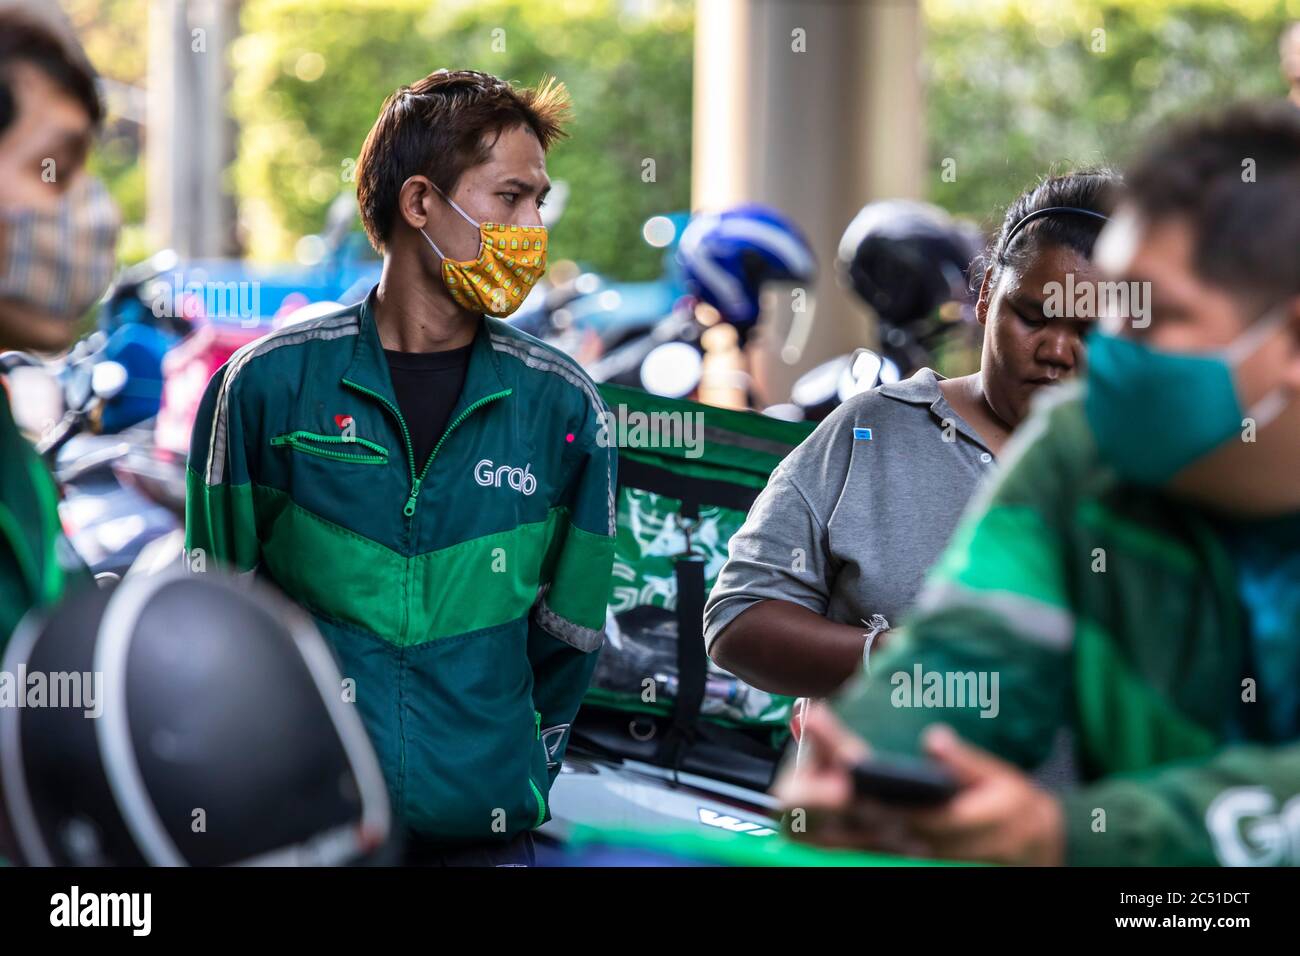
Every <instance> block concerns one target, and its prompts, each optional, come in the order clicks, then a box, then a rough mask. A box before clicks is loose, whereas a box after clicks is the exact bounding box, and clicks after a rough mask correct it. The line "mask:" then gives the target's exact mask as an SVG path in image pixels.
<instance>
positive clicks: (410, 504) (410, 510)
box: [402, 388, 513, 518]
mask: <svg viewBox="0 0 1300 956" xmlns="http://www.w3.org/2000/svg"><path fill="white" fill-rule="evenodd" d="M512 391H513V389H509V388H505V389H502V390H501V391H499V392H493V393H492V394H491V395H484V396H483V397H482V398H480V399H478V400H477V401H475V402H472V403H471V404H469V405H467V406H466V407H465V410H464V411H463V412H461V413H460V414H459V415H457V416H456V419H455V421H453V422H452V423H451V424H450V425H448V426H447V430H446V431H444V432H443V433H442V437H441V438H439V439H438V444H436V445H434V446H433V451H431V452H430V453H429V460H428V461H426V462H425V463H424V471H422V472H420V477H419V478H417V479H416V481H415V484H414V485H412V486H411V497H409V498H407V499H406V507H405V508H403V509H402V514H404V515H406V517H408V518H409V517H411V515H413V514H415V499H416V498H418V497H420V490H421V489H422V488H423V487H424V476H425V475H427V474H428V473H429V469H430V468H432V467H433V460H434V459H435V458H437V457H438V450H439V449H440V448H442V443H443V442H445V441H446V440H447V436H448V435H450V434H451V433H452V432H453V431H454V430H455V428H456V426H457V425H459V424H460V423H461V422H463V421H464V420H465V419H467V418H469V416H470V413H472V412H473V411H474V410H475V409H476V408H482V407H483V406H484V405H486V404H487V403H488V402H495V401H496V400H497V399H498V398H505V397H506V396H507V395H509V394H510V393H511V392H512ZM411 470H412V471H414V470H415V462H414V461H412V462H411Z"/></svg>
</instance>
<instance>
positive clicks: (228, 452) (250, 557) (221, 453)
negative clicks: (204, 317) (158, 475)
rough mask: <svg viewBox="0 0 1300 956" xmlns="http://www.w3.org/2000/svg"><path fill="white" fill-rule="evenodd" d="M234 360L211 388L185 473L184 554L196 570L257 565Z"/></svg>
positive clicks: (196, 426)
mask: <svg viewBox="0 0 1300 956" xmlns="http://www.w3.org/2000/svg"><path fill="white" fill-rule="evenodd" d="M233 364H234V360H232V361H231V362H227V363H226V364H225V365H224V366H222V367H221V368H220V369H219V370H218V371H217V373H216V374H215V375H213V376H212V380H211V381H209V382H208V387H207V390H206V391H205V392H204V393H203V401H202V403H201V404H200V405H199V413H198V416H197V418H196V419H195V421H194V430H193V432H192V436H191V439H190V457H189V464H188V466H187V468H186V472H185V551H186V556H187V563H188V564H189V565H190V566H191V567H193V568H196V569H200V568H203V567H206V566H207V564H208V563H213V564H215V565H220V566H223V567H226V568H229V569H232V570H235V571H249V570H251V569H252V568H253V567H254V566H255V565H256V564H257V562H258V540H257V528H256V523H255V521H254V517H253V484H252V480H251V477H250V475H249V461H248V457H247V455H246V452H245V437H246V436H245V428H246V426H247V421H246V416H245V414H244V413H243V411H242V410H241V408H240V404H239V396H238V395H237V394H236V391H237V390H236V389H235V387H234V386H235V382H234V381H233V380H231V367H232V365H233Z"/></svg>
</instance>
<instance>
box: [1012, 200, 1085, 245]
mask: <svg viewBox="0 0 1300 956" xmlns="http://www.w3.org/2000/svg"><path fill="white" fill-rule="evenodd" d="M1056 213H1066V214H1072V215H1075V216H1088V217H1090V218H1092V219H1100V220H1101V221H1102V222H1110V217H1109V216H1103V215H1102V214H1101V213H1099V212H1097V211H1096V210H1093V209H1081V208H1079V207H1078V206H1048V207H1047V208H1046V209H1035V210H1034V211H1033V212H1031V213H1030V214H1029V215H1027V216H1025V218H1024V219H1021V220H1020V221H1019V222H1018V223H1016V224H1015V225H1014V226H1012V227H1011V232H1009V233H1007V241H1006V242H1004V243H1003V244H1002V250H1003V251H1004V252H1005V251H1006V250H1007V249H1010V248H1011V241H1012V240H1013V239H1015V238H1016V233H1018V232H1019V231H1020V230H1021V229H1023V228H1024V227H1025V226H1027V225H1029V224H1030V223H1031V222H1033V221H1034V220H1035V219H1042V218H1043V217H1044V216H1052V215H1055V214H1056Z"/></svg>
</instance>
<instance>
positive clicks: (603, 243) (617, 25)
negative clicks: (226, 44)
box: [231, 0, 693, 278]
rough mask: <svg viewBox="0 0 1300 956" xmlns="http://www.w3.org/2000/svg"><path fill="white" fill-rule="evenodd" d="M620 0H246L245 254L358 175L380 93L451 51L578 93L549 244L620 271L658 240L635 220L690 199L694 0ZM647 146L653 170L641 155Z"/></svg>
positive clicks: (292, 229) (241, 188)
mask: <svg viewBox="0 0 1300 956" xmlns="http://www.w3.org/2000/svg"><path fill="white" fill-rule="evenodd" d="M632 9H633V5H630V4H627V3H625V2H621V0H617V2H616V0H567V2H564V3H537V2H534V0H476V2H473V3H468V2H449V0H441V2H433V3H431V2H429V0H383V2H375V0H364V2H358V0H253V2H250V3H248V4H246V5H245V8H244V13H243V22H242V28H243V35H242V36H241V37H240V39H239V40H238V41H237V42H236V44H235V47H234V50H233V51H232V56H233V59H234V65H235V83H234V88H233V90H232V91H231V108H232V110H233V112H234V115H235V117H236V119H237V120H238V122H239V124H240V139H239V148H238V154H239V159H238V161H237V162H236V164H235V166H234V169H233V170H232V185H233V187H234V189H235V190H236V192H237V193H238V195H239V196H240V197H241V203H240V213H241V220H242V221H243V223H244V224H245V226H246V228H247V234H246V237H247V244H248V248H249V252H250V254H252V255H253V256H255V257H258V258H281V257H285V256H288V255H291V254H292V251H293V245H294V242H295V241H296V240H297V238H298V237H299V236H301V235H303V234H305V233H310V232H314V231H316V230H318V229H320V227H321V225H322V223H323V219H324V212H325V208H326V207H327V206H328V204H329V203H330V201H331V200H332V199H333V198H334V197H335V196H336V195H338V194H339V192H341V191H343V190H351V189H354V188H355V182H354V181H353V180H354V166H355V157H356V155H357V153H358V152H359V151H360V148H361V144H362V142H363V140H364V139H365V135H366V132H367V131H368V130H369V129H370V126H371V124H372V123H373V122H374V119H375V116H376V115H377V113H378V111H379V107H380V104H381V103H382V102H383V100H384V98H385V97H386V96H387V95H388V94H389V93H391V92H392V91H393V90H394V89H396V88H397V87H398V86H401V85H402V84H404V83H409V82H412V81H413V80H415V79H417V78H419V77H422V76H424V75H426V74H428V73H430V72H432V71H433V70H436V69H440V68H443V67H446V68H449V69H459V68H468V69H478V70H484V71H486V72H489V73H493V74H495V75H497V76H501V77H503V78H506V79H509V80H512V81H517V82H520V83H524V84H527V85H531V84H534V83H536V82H537V81H539V80H540V79H541V78H542V77H543V76H544V75H548V74H551V75H555V76H557V77H559V78H560V79H561V80H563V81H564V82H565V83H566V84H567V85H568V87H569V90H570V92H571V93H572V95H573V99H574V121H573V124H572V126H571V127H570V134H571V136H570V138H569V139H567V140H563V141H561V142H560V143H559V144H558V145H557V146H555V147H554V148H553V149H552V152H551V156H550V157H549V159H548V171H549V173H550V175H551V177H552V179H564V180H567V181H568V182H569V183H570V185H571V187H572V192H571V195H570V199H569V202H568V205H567V206H566V210H565V213H564V217H563V220H562V222H561V225H560V227H559V228H558V229H557V230H556V234H555V236H554V239H553V244H552V255H553V257H555V258H560V257H568V258H576V259H578V260H580V261H582V262H584V263H585V264H588V265H590V266H592V267H594V268H597V269H600V270H605V271H607V272H609V273H611V274H614V275H618V276H620V277H623V278H643V277H647V276H651V275H654V274H655V273H656V272H657V271H658V268H659V261H660V256H661V254H660V253H658V252H657V251H656V250H654V249H651V248H650V247H649V246H648V245H646V244H645V243H644V242H642V241H641V239H640V232H639V230H640V226H641V223H642V222H643V221H644V220H645V219H647V218H648V217H650V216H652V215H654V214H656V213H661V212H667V211H671V210H674V209H681V208H685V207H686V206H687V205H688V204H689V201H690V139H691V57H692V50H691V43H692V34H691V25H692V20H693V12H692V8H691V7H690V6H689V4H685V3H676V2H673V3H660V4H656V5H649V6H648V9H649V10H650V12H649V13H634V12H629V11H630V10H632ZM646 159H653V160H654V167H655V168H654V174H655V175H654V181H653V182H646V181H645V177H644V176H643V168H644V167H643V163H644V160H646Z"/></svg>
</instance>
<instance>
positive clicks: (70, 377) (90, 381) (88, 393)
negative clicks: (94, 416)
mask: <svg viewBox="0 0 1300 956" xmlns="http://www.w3.org/2000/svg"><path fill="white" fill-rule="evenodd" d="M94 395H95V386H94V372H93V370H92V369H91V366H90V363H89V362H87V361H85V360H82V361H78V362H73V363H72V364H70V365H68V367H67V369H66V370H65V371H64V373H63V404H64V405H65V406H66V407H67V408H68V410H69V411H72V412H84V411H85V410H86V406H87V405H89V404H90V400H91V399H92V398H93V397H94Z"/></svg>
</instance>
